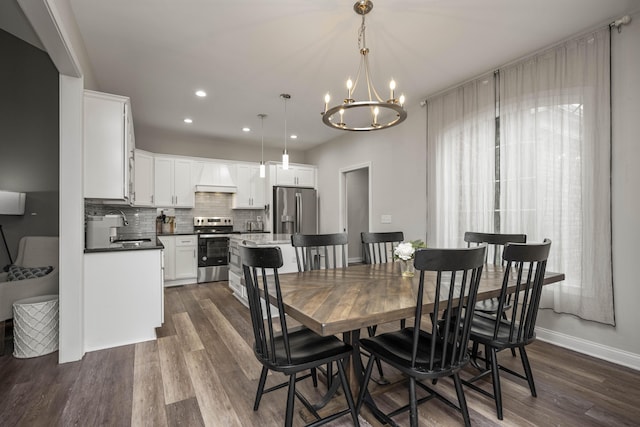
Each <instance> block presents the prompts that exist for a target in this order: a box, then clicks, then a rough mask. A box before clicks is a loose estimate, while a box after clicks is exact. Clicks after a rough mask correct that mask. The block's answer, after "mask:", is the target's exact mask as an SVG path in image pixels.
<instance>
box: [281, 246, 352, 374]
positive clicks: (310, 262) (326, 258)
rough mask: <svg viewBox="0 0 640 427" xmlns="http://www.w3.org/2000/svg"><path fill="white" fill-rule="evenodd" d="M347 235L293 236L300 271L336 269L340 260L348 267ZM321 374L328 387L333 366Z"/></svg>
mask: <svg viewBox="0 0 640 427" xmlns="http://www.w3.org/2000/svg"><path fill="white" fill-rule="evenodd" d="M348 242H349V238H348V236H347V233H332V234H300V233H295V234H292V235H291V246H293V248H294V250H295V252H296V263H297V265H298V271H299V272H303V271H310V270H321V269H329V268H336V266H338V265H339V264H338V260H340V261H341V262H342V265H340V266H341V267H346V266H347V250H346V249H347V244H348ZM320 372H322V373H323V374H326V376H327V386H328V387H330V386H331V383H332V381H333V376H334V375H333V366H332V365H331V364H328V365H327V367H326V370H322V369H320Z"/></svg>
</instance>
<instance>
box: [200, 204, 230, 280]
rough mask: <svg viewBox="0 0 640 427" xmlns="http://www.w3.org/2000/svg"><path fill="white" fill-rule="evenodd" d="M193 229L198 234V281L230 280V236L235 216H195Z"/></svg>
mask: <svg viewBox="0 0 640 427" xmlns="http://www.w3.org/2000/svg"><path fill="white" fill-rule="evenodd" d="M193 230H194V231H195V233H196V234H197V235H198V283H202V282H216V281H220V280H229V237H230V236H231V234H238V233H239V232H234V231H233V218H230V217H203V216H197V217H194V218H193Z"/></svg>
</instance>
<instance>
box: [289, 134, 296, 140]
mask: <svg viewBox="0 0 640 427" xmlns="http://www.w3.org/2000/svg"><path fill="white" fill-rule="evenodd" d="M289 138H291V139H298V135H291V136H290V137H289Z"/></svg>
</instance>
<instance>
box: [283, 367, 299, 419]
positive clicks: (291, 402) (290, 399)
mask: <svg viewBox="0 0 640 427" xmlns="http://www.w3.org/2000/svg"><path fill="white" fill-rule="evenodd" d="M295 400H296V374H291V376H289V391H288V393H287V415H286V418H285V419H284V425H285V427H291V426H292V425H293V407H294V406H295Z"/></svg>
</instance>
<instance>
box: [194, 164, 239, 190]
mask: <svg viewBox="0 0 640 427" xmlns="http://www.w3.org/2000/svg"><path fill="white" fill-rule="evenodd" d="M196 168H197V169H199V172H200V173H199V174H198V175H197V176H198V179H197V181H196V192H204V193H236V192H237V191H238V187H236V183H235V178H236V168H235V165H230V164H225V163H218V162H202V163H200V164H198V165H197V166H196Z"/></svg>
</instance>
